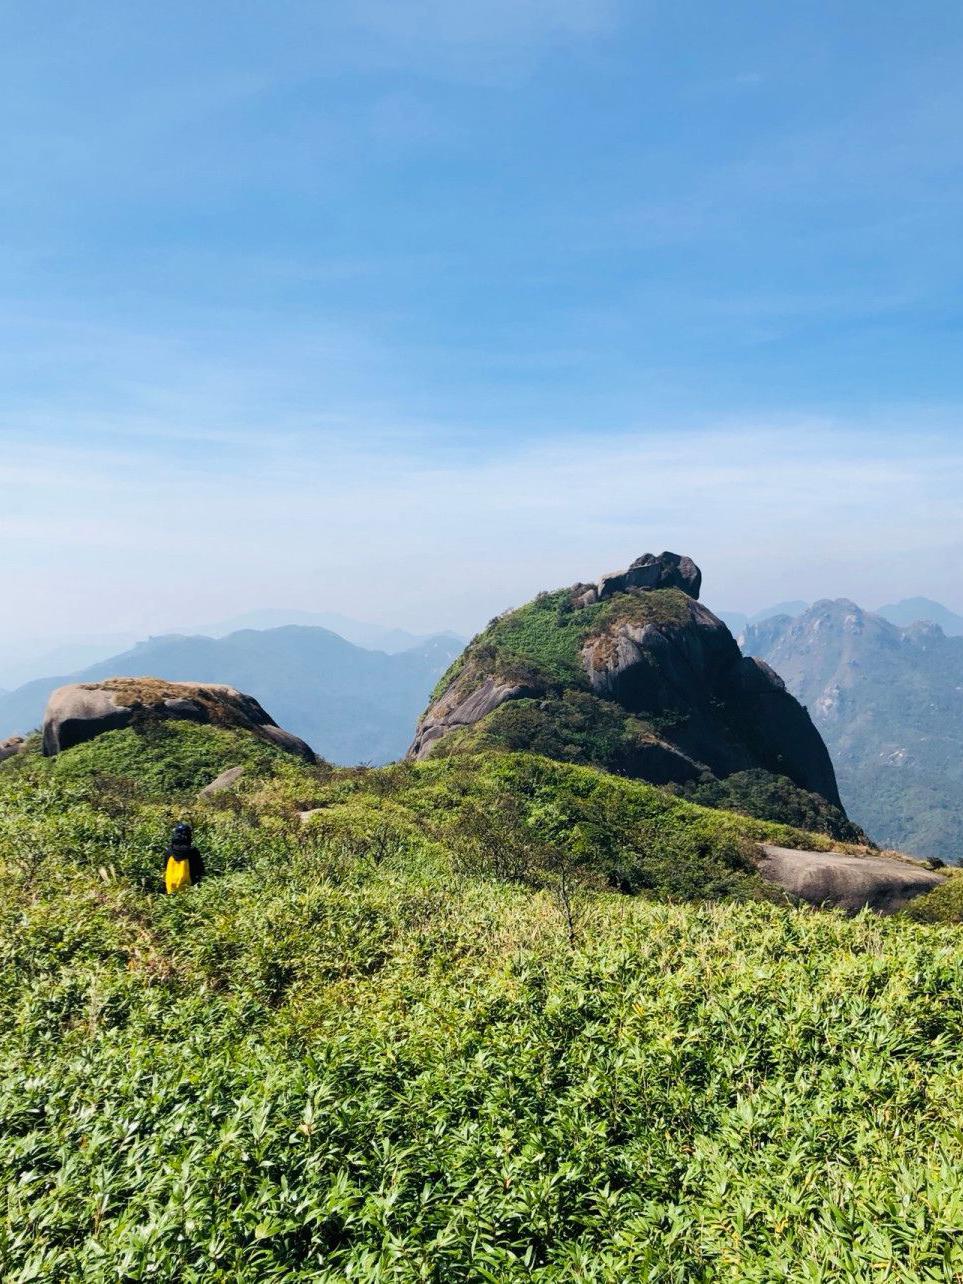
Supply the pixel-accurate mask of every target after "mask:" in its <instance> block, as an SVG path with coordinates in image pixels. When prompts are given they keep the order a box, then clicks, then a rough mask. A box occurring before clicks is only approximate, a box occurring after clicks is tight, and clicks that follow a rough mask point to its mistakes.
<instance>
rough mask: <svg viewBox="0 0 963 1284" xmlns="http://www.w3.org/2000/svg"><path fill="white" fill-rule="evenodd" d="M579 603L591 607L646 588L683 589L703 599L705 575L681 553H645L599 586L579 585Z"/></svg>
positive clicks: (599, 582) (611, 574) (694, 596)
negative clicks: (700, 591)
mask: <svg viewBox="0 0 963 1284" xmlns="http://www.w3.org/2000/svg"><path fill="white" fill-rule="evenodd" d="M576 587H577V589H578V590H581V591H580V592H578V593H577V595H576V596H577V604H578V605H579V606H591V605H593V604H594V603H595V602H604V601H605V600H606V598H610V597H614V595H615V594H616V593H626V592H630V591H632V590H637V589H641V590H645V589H650V590H651V589H666V588H677V589H681V591H682V592H683V593H685V594H686V595H687V596H688V597H691V598H696V599H698V597H699V590H700V588H701V587H702V572H701V571H700V570H699V568H698V566H696V564H695V562H694V561H693V560H692V558H691V557H684V556H682V555H681V554H680V553H659V554H658V556H656V554H655V553H643V554H642V556H641V557H637V558H636V559H635V561H634V562H633V563H632V564H631V565H630V566H629V567H628V568H627V569H626V570H624V571H609V572H608V573H607V574H606V575H603V576H602V577H601V579H600V580H599V581H598V583H597V584H591V585H589V584H579V585H577V586H576Z"/></svg>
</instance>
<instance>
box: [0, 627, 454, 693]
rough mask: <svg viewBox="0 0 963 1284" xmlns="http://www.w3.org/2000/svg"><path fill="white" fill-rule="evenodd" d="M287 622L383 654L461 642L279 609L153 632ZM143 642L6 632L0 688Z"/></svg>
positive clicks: (131, 636) (0, 642) (216, 631)
mask: <svg viewBox="0 0 963 1284" xmlns="http://www.w3.org/2000/svg"><path fill="white" fill-rule="evenodd" d="M289 624H299V625H303V626H305V627H309V628H321V629H328V630H330V632H332V633H337V635H338V637H341V638H344V639H345V640H346V641H347V642H353V643H354V645H355V646H360V647H364V648H365V649H366V650H369V651H387V652H388V653H389V655H394V654H395V653H396V652H398V651H409V650H411V648H412V647H416V646H420V645H421V644H422V643H423V642H427V641H429V640H431V639H432V638H435V637H450V638H453V639H455V640H456V641H459V642H461V643H462V644H464V641H465V639H463V638H458V637H457V635H456V634H454V633H447V632H445V633H440V634H438V633H432V634H418V633H409V632H408V631H407V629H398V628H392V627H388V626H386V625H382V624H371V623H370V622H367V621H365V620H355V619H352V618H351V617H350V616H347V615H341V614H339V613H338V612H336V611H296V610H282V609H279V608H268V609H265V610H257V611H247V612H245V613H244V614H242V615H235V616H232V617H230V618H229V619H225V620H215V621H214V622H212V623H208V624H184V625H179V626H178V627H176V628H171V629H165V631H164V632H163V633H162V634H158V635H157V636H159V637H168V636H178V637H195V636H198V635H200V636H202V637H208V638H222V637H227V636H228V634H230V633H237V632H240V631H241V630H243V629H259V630H263V629H278V628H284V627H286V626H287V625H289ZM145 640H146V639H145V638H144V637H143V635H142V634H141V635H138V634H136V633H131V632H122V633H121V632H119V633H97V634H74V635H70V634H64V636H62V637H60V638H57V639H52V638H29V637H21V636H19V635H17V634H16V633H11V634H10V636H9V637H7V638H0V690H4V689H5V690H8V691H10V690H13V689H14V688H15V687H20V686H23V685H24V683H27V682H32V681H33V680H34V679H35V678H43V677H46V675H47V674H48V673H76V672H77V671H78V670H80V669H85V668H86V667H87V666H88V665H92V664H99V663H100V662H101V660H107V659H109V658H110V657H111V656H114V655H118V654H120V653H122V652H124V651H128V650H130V649H131V648H133V647H135V646H137V645H138V644H139V643H141V642H143V641H145Z"/></svg>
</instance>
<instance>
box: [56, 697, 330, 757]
mask: <svg viewBox="0 0 963 1284" xmlns="http://www.w3.org/2000/svg"><path fill="white" fill-rule="evenodd" d="M171 719H174V720H178V719H179V720H182V721H186V722H201V723H208V724H210V725H212V726H219V727H235V728H240V729H242V730H245V731H250V732H251V733H252V734H254V735H256V736H257V737H258V738H259V739H260V740H267V741H270V743H271V744H274V745H277V746H278V748H279V749H284V750H286V751H287V752H288V753H293V754H296V755H297V756H298V757H299V758H303V759H305V760H306V761H307V762H314V761H315V754H314V751H313V750H312V749H311V748H310V747H309V746H308V745H307V744H305V742H304V741H303V740H301V739H300V738H299V737H298V736H295V735H292V734H291V732H290V731H285V730H283V728H281V727H279V726H278V725H277V723H276V722H275V721H274V719H273V718H272V717H271V715H270V714H269V713H268V712H267V711H266V710H265V709H264V708H263V707H262V706H261V705H260V704H259V703H258V701H257V700H255V699H254V697H253V696H250V695H245V693H244V692H243V691H238V690H236V689H235V688H234V687H230V686H225V685H220V684H217V683H206V682H169V681H167V680H166V679H164V678H147V677H144V678H106V679H104V680H103V681H102V682H72V683H69V684H68V685H67V686H63V687H58V688H57V690H56V691H53V692H52V693H51V695H50V699H49V700H48V701H47V708H46V709H45V711H44V717H43V751H44V753H45V754H47V755H48V756H51V755H53V754H58V753H60V752H62V751H63V750H64V749H70V748H72V747H73V746H74V745H78V744H83V743H84V742H85V741H87V740H93V739H94V737H95V736H99V735H101V734H103V733H104V732H105V731H117V730H119V729H120V728H122V727H128V726H130V725H131V724H132V723H137V722H143V721H167V720H171Z"/></svg>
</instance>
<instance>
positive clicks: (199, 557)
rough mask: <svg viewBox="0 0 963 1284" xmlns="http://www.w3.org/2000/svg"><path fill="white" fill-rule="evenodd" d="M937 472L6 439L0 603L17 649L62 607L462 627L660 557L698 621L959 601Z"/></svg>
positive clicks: (948, 514) (574, 445)
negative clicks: (753, 613) (855, 603)
mask: <svg viewBox="0 0 963 1284" xmlns="http://www.w3.org/2000/svg"><path fill="white" fill-rule="evenodd" d="M871 443H872V445H871ZM961 463H963V450H961V448H960V447H958V446H956V445H955V444H954V443H953V440H952V438H951V437H950V436H948V435H947V434H946V433H945V432H941V433H935V432H934V433H932V434H930V435H929V436H925V435H923V436H921V435H916V436H915V437H910V436H908V435H907V436H906V437H899V436H897V435H893V436H890V437H889V438H888V439H887V441H886V443H881V440H880V437H879V436H878V435H876V436H874V437H870V436H868V435H867V434H866V433H865V432H864V431H861V430H860V428H859V427H858V426H854V425H850V424H833V423H828V422H825V421H812V420H810V421H802V420H801V421H799V422H797V423H788V422H785V421H784V422H782V423H780V424H779V425H778V426H771V427H766V426H744V427H732V426H725V427H724V428H718V427H717V428H715V429H711V430H710V429H704V430H702V431H698V432H688V433H683V432H679V431H676V430H672V431H669V430H665V431H658V430H651V429H646V430H642V429H640V430H639V431H638V432H636V433H632V434H619V435H615V434H613V435H608V436H600V435H594V436H574V435H572V436H568V437H566V438H564V439H558V438H556V439H554V440H553V441H552V442H551V443H550V444H548V443H546V444H544V445H541V446H539V445H533V444H531V443H529V444H527V445H525V446H522V447H519V448H517V449H515V450H514V451H509V450H505V449H504V448H501V449H499V450H498V451H497V452H494V451H493V452H492V453H491V454H489V455H487V456H485V457H480V458H474V459H466V460H463V461H461V462H452V463H449V464H447V465H444V466H442V465H437V464H432V463H430V462H427V460H426V456H425V454H424V453H423V452H422V451H420V450H419V451H418V452H417V454H416V453H415V452H413V451H411V452H409V451H405V450H403V449H399V443H398V442H397V441H395V442H393V443H391V442H387V443H386V442H385V441H384V440H379V441H378V442H376V443H373V442H372V441H371V440H370V439H366V438H365V437H364V435H363V434H360V433H359V434H353V435H352V434H347V433H336V434H331V433H321V432H318V433H313V434H312V433H307V434H306V433H291V434H280V435H278V436H277V437H276V438H271V437H269V436H267V435H265V436H262V437H260V438H250V437H249V438H247V439H246V440H244V441H235V442H234V443H233V444H232V446H231V447H230V449H228V450H226V451H224V452H223V453H222V452H219V450H218V449H217V448H215V449H213V450H212V449H207V450H205V452H204V454H203V456H202V457H199V456H197V455H196V454H194V453H192V452H191V451H189V450H185V449H182V448H181V447H179V446H178V444H177V443H160V442H153V443H148V444H147V445H146V446H145V445H144V443H143V442H140V443H133V442H128V443H126V444H125V443H120V444H119V445H118V443H117V442H116V440H115V441H114V442H113V443H108V442H107V440H106V439H103V441H102V442H101V444H100V446H98V447H97V448H95V449H94V448H91V449H88V450H86V451H85V450H81V449H78V448H67V447H64V446H57V445H56V443H53V442H48V443H43V442H42V441H38V440H37V439H36V438H34V439H33V440H32V441H28V440H27V439H26V438H23V437H11V436H10V435H9V434H8V435H7V436H6V441H5V449H4V456H3V462H2V465H0V512H2V517H0V539H2V540H3V544H4V547H5V549H6V550H7V551H8V553H9V554H10V556H8V558H7V559H6V560H5V564H4V566H3V568H2V569H0V593H2V594H3V597H4V600H6V601H8V602H10V601H13V602H15V603H16V605H17V616H18V619H19V620H20V626H19V627H21V628H26V629H27V630H28V631H30V632H33V633H38V634H42V633H48V632H51V631H55V627H56V623H57V621H58V620H59V619H61V618H62V617H63V615H64V611H65V609H69V612H70V622H71V627H72V629H74V630H75V631H76V630H77V629H85V628H89V629H90V630H91V631H93V630H95V629H100V630H104V629H108V628H109V629H128V628H133V629H140V630H144V631H150V630H153V631H156V630H159V629H162V628H165V627H170V626H171V625H172V624H175V623H177V622H179V621H183V620H184V619H188V618H203V617H205V616H209V615H214V614H218V613H227V612H230V611H233V610H241V609H244V608H247V607H254V606H262V605H290V606H298V607H305V608H315V609H320V608H322V607H328V608H336V609H342V610H344V611H345V612H347V613H348V614H355V615H358V616H362V617H365V618H381V619H384V620H386V621H393V622H397V623H399V624H403V625H407V626H410V627H418V628H422V627H443V626H452V627H458V628H461V629H469V628H471V627H473V626H475V625H477V624H480V623H483V622H484V620H485V619H487V618H488V617H489V616H490V615H492V614H494V613H495V612H496V611H498V610H501V609H503V608H505V607H507V606H510V605H512V604H513V603H517V602H520V601H523V600H525V599H527V598H528V597H530V596H531V595H532V594H533V593H534V592H536V591H537V590H538V589H540V588H545V587H553V586H556V585H558V584H560V583H569V582H571V581H573V580H574V579H576V578H582V577H584V578H592V577H594V576H596V575H598V574H599V573H600V572H602V571H603V570H608V569H612V568H614V567H618V566H620V565H623V564H625V563H627V562H628V561H629V560H631V559H632V558H633V557H635V556H637V555H638V554H639V553H642V552H645V551H654V552H658V551H660V550H661V549H662V548H666V547H667V548H673V549H675V550H676V551H679V552H687V553H690V554H691V555H693V556H694V557H695V558H696V559H697V560H698V561H699V562H700V564H701V565H702V566H703V569H704V571H705V575H706V588H705V597H706V600H707V601H708V603H709V604H710V605H715V606H716V607H718V608H741V607H747V608H754V607H757V606H762V605H765V604H767V603H769V602H771V601H773V600H777V599H779V598H787V597H806V598H813V597H818V596H838V595H848V596H852V597H855V598H857V599H858V600H860V601H861V602H863V603H864V604H867V605H874V604H876V603H877V602H879V601H882V600H883V599H884V598H892V597H896V596H903V595H907V596H908V595H910V594H915V593H925V594H927V595H929V596H935V597H938V598H943V599H944V600H946V601H948V602H949V604H950V605H956V606H957V607H959V606H961V605H963V586H961V584H960V582H959V578H958V576H956V577H955V578H954V575H955V572H954V571H953V569H952V568H953V567H956V566H958V565H959V552H960V551H961V532H963V520H961V518H963V501H961V498H960V493H959V486H958V481H959V478H960V476H961ZM954 550H955V552H954ZM65 604H66V607H65Z"/></svg>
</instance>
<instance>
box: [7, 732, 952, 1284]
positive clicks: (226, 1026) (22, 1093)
mask: <svg viewBox="0 0 963 1284" xmlns="http://www.w3.org/2000/svg"><path fill="white" fill-rule="evenodd" d="M222 737H226V738H225V739H222ZM251 743H252V742H251V739H250V738H249V737H245V736H244V735H243V734H242V733H225V732H219V731H217V730H215V729H212V728H209V727H197V726H190V725H188V724H179V725H178V729H177V733H176V737H174V738H171V739H164V738H161V739H160V740H153V739H150V738H141V739H139V740H133V741H132V740H131V739H130V738H129V736H128V733H126V732H114V733H111V734H110V735H109V736H104V737H101V738H100V739H99V740H98V741H95V742H93V743H92V744H91V745H90V746H83V747H82V748H79V749H75V750H71V751H69V752H68V753H67V754H64V755H62V756H61V757H60V758H59V759H56V760H54V761H52V762H51V761H45V760H42V759H39V758H36V757H34V756H33V755H26V756H25V759H24V760H11V761H10V762H9V763H5V764H3V766H2V767H0V864H2V868H3V876H4V888H5V894H4V897H3V899H2V901H0V978H2V983H3V993H4V995H5V1003H4V1005H3V1007H2V1009H0V1181H2V1185H3V1190H4V1196H3V1199H4V1217H3V1219H2V1221H0V1274H2V1275H3V1278H4V1279H9V1280H11V1281H24V1282H26V1281H28V1280H42V1281H46V1280H49V1281H54V1280H57V1281H61V1280H69V1281H74V1280H76V1281H85V1282H87V1281H94V1282H96V1281H107V1280H118V1279H122V1280H135V1279H137V1280H139V1279H157V1280H164V1281H172V1282H173V1281H178V1282H181V1281H187V1282H191V1281H193V1282H195V1284H198V1282H200V1281H210V1280H224V1281H232V1282H233V1281H238V1282H240V1284H245V1282H247V1281H250V1282H251V1284H253V1282H254V1281H258V1282H260V1281H285V1284H288V1282H289V1281H296V1280H312V1281H331V1282H333V1281H338V1280H365V1281H368V1280H371V1281H377V1280H384V1281H388V1280H391V1281H402V1282H404V1281H412V1282H413V1281H419V1280H420V1281H437V1282H438V1284H441V1282H442V1281H444V1284H448V1282H449V1281H452V1282H455V1284H457V1282H458V1281H465V1282H466V1284H467V1282H468V1281H485V1280H488V1281H493V1282H494V1281H498V1282H499V1284H501V1282H502V1281H506V1282H508V1284H511V1281H516V1280H517V1281H522V1280H525V1281H530V1280H536V1281H544V1282H546V1284H548V1282H550V1281H559V1282H561V1281H570V1280H586V1281H588V1280H596V1281H613V1280H629V1279H638V1280H645V1279H647V1280H660V1281H663V1280H664V1281H678V1282H679V1284H683V1282H685V1284H689V1282H690V1281H695V1282H697V1284H712V1282H714V1281H720V1280H747V1281H751V1280H755V1281H759V1282H760V1284H762V1282H763V1281H766V1282H767V1284H768V1281H775V1280H787V1281H813V1282H815V1281H820V1280H824V1281H827V1282H828V1281H831V1280H832V1281H835V1280H842V1279H846V1280H854V1281H858V1280H867V1281H868V1280H871V1279H873V1280H875V1279H886V1278H890V1279H893V1280H897V1279H903V1280H907V1281H908V1280H924V1279H932V1280H943V1279H945V1280H950V1279H953V1278H955V1277H957V1276H958V1275H959V1274H960V1273H961V1271H963V1248H961V1246H960V1243H959V1237H958V1235H957V1233H956V1227H957V1225H958V1224H959V1221H960V1217H961V1215H963V1177H961V1175H960V1170H959V1164H958V1139H959V1129H960V1119H961V1118H963V1088H961V1084H963V1073H961V1071H963V1014H961V1010H960V1005H959V1003H958V1002H957V996H958V994H959V992H960V987H961V984H963V945H961V941H960V937H959V934H958V932H957V931H956V929H953V928H931V927H924V926H918V925H916V924H912V923H909V922H907V921H898V920H889V921H881V920H876V919H872V918H870V917H867V916H864V917H860V918H858V919H855V920H845V919H842V918H840V917H838V916H835V915H818V914H813V913H810V912H808V911H807V912H801V911H796V910H792V909H787V908H783V907H776V906H773V905H769V904H766V903H763V902H762V901H760V900H758V899H756V894H757V890H758V889H757V887H756V885H755V884H754V881H753V876H752V875H751V874H749V873H747V872H746V870H745V868H744V855H743V853H744V845H745V844H746V842H747V841H749V840H751V839H752V838H754V837H761V836H774V837H776V838H777V839H779V840H781V841H790V840H794V841H805V839H804V838H803V836H801V835H797V834H793V833H792V831H789V830H786V829H784V828H782V827H780V826H775V825H767V824H763V823H761V822H759V821H754V820H751V819H748V818H746V817H740V816H736V815H731V814H728V813H725V812H721V811H710V810H707V809H703V808H700V807H696V806H693V805H691V804H689V803H686V802H684V801H682V800H680V799H677V798H673V797H671V796H670V795H668V794H666V793H665V792H663V791H660V790H658V789H655V788H652V787H650V786H647V785H644V784H641V783H639V782H635V781H628V780H622V779H619V778H616V777H612V776H605V775H604V774H601V773H598V772H595V771H592V770H589V769H587V768H583V767H577V766H570V765H566V764H562V763H557V762H550V761H547V760H544V759H539V758H534V757H531V756H527V755H518V754H497V753H490V754H479V755H474V756H471V757H467V758H463V759H459V758H453V759H446V760H439V761H437V762H435V761H432V762H428V763H425V764H418V765H412V764H400V765H398V766H395V767H391V768H387V769H384V770H355V771H337V772H334V773H331V772H326V771H324V770H323V769H322V770H317V769H311V768H308V767H305V766H304V765H303V764H300V763H297V762H295V761H294V760H291V759H287V758H285V757H284V756H283V755H278V756H277V757H276V758H272V759H270V760H269V759H264V760H260V759H258V760H257V761H256V762H253V763H252V764H251V767H250V771H249V772H248V773H247V774H246V775H245V777H244V778H243V779H242V782H241V784H240V785H239V788H238V793H237V796H234V795H231V796H229V797H224V798H219V799H215V800H212V801H211V802H208V803H203V804H201V803H194V802H193V801H191V800H190V799H189V798H188V795H187V784H186V782H187V781H190V788H191V789H193V787H194V786H195V785H196V784H197V783H198V782H199V780H200V775H201V773H202V767H203V770H204V771H207V770H209V771H211V773H212V774H214V773H216V772H217V771H219V770H221V769H223V767H225V766H229V765H234V763H236V762H239V761H241V760H242V759H243V758H244V755H245V753H246V752H247V751H248V749H250V746H251ZM255 743H256V742H255ZM261 748H262V746H260V745H259V746H258V750H257V752H258V753H260V751H261ZM83 751H87V752H86V753H85V752H83ZM135 753H137V754H139V755H140V757H139V758H137V757H136V756H135ZM205 755H206V756H205ZM121 771H123V772H124V773H126V774H124V775H123V776H121V775H119V774H118V773H119V772H121ZM169 775H171V776H172V777H173V778H175V779H176V780H177V781H179V782H180V783H179V786H178V788H179V789H180V790H181V793H180V794H179V795H178V796H176V797H164V796H162V793H161V789H162V782H163V780H164V779H165V778H167V777H168V776H169ZM104 779H114V780H116V779H124V780H125V781H127V785H126V787H125V791H118V790H116V789H115V790H113V791H112V790H111V789H107V790H102V789H101V788H100V785H99V784H98V783H97V782H98V781H99V780H104ZM200 783H204V782H203V781H200ZM299 811H307V812H309V813H310V814H309V815H308V817H307V819H306V820H304V819H302V817H301V816H299V814H298V812H299ZM183 813H187V814H189V815H190V818H191V819H192V820H193V821H194V823H195V828H196V833H197V836H198V840H199V842H200V844H201V845H202V847H203V849H204V852H205V856H206V857H207V860H208V866H209V869H210V870H211V871H212V874H211V876H210V877H209V878H208V879H207V880H206V881H205V882H204V883H202V884H201V885H200V886H199V887H197V888H193V889H191V890H190V891H188V892H186V893H184V894H182V895H180V896H177V897H171V898H168V897H164V896H161V895H158V894H157V892H156V890H155V889H156V888H157V886H158V882H159V878H158V876H159V868H160V858H159V848H160V846H161V844H162V843H163V840H164V838H165V837H166V827H167V824H168V822H169V820H170V818H171V816H173V815H180V814H183ZM809 841H810V842H811V843H813V844H814V845H819V844H820V843H821V841H823V840H820V839H819V838H818V837H813V838H811V839H810V840H809ZM499 862H501V864H499ZM625 869H627V870H628V871H629V875H630V877H631V878H632V879H634V880H635V883H634V884H633V885H635V886H639V887H642V888H644V889H647V895H645V896H637V897H627V896H624V895H620V894H618V893H617V892H613V891H610V890H607V885H608V884H610V883H612V882H619V881H620V879H621V877H622V872H624V870H625ZM700 870H701V871H702V872H701V873H700ZM620 871H622V872H620ZM575 875H578V878H579V881H578V882H577V883H574V882H572V881H571V879H572V878H573V877H574V876H575ZM563 876H564V877H565V878H566V880H568V881H567V890H565V891H564V893H563V891H562V889H561V887H560V881H561V879H562V878H563ZM646 880H648V881H646ZM665 896H669V897H671V898H686V899H685V903H679V904H671V903H666V901H665V900H664V899H659V898H660V897H665ZM713 896H722V897H725V902H726V903H722V904H712V903H711V898H712V897H713ZM691 898H694V899H691Z"/></svg>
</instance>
